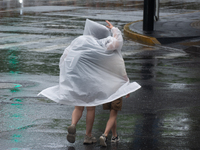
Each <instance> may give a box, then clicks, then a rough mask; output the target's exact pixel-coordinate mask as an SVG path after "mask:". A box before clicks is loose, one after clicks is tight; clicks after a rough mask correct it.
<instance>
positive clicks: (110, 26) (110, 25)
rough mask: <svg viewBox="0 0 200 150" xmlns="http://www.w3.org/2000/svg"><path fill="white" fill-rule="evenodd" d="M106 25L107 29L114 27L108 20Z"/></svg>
mask: <svg viewBox="0 0 200 150" xmlns="http://www.w3.org/2000/svg"><path fill="white" fill-rule="evenodd" d="M106 23H107V24H108V25H106V27H107V28H109V29H112V27H113V25H112V24H111V23H110V22H109V21H108V20H106Z"/></svg>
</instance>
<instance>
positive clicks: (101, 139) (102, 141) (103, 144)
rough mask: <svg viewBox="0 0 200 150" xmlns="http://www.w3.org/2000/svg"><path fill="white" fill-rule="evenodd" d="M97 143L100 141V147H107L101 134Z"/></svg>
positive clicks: (104, 137) (105, 139)
mask: <svg viewBox="0 0 200 150" xmlns="http://www.w3.org/2000/svg"><path fill="white" fill-rule="evenodd" d="M99 141H100V145H101V146H107V144H106V142H107V137H106V136H105V135H104V134H102V136H100V138H99Z"/></svg>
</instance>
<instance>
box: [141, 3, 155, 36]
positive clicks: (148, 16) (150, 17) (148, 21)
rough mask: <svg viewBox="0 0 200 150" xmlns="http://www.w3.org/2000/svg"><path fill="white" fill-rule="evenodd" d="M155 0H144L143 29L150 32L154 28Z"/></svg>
mask: <svg viewBox="0 0 200 150" xmlns="http://www.w3.org/2000/svg"><path fill="white" fill-rule="evenodd" d="M154 14H155V0H144V11H143V31H144V32H146V33H151V32H152V31H153V29H154Z"/></svg>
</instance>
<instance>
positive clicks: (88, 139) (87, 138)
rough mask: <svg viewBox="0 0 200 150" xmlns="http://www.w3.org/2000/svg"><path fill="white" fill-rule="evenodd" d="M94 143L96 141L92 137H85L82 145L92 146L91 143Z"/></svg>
mask: <svg viewBox="0 0 200 150" xmlns="http://www.w3.org/2000/svg"><path fill="white" fill-rule="evenodd" d="M96 142H97V139H96V138H95V137H94V136H91V137H89V136H87V135H85V138H84V142H83V144H92V143H96Z"/></svg>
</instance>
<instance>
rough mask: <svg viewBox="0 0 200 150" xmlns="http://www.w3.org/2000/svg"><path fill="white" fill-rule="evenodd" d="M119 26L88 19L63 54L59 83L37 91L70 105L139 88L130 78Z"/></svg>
mask: <svg viewBox="0 0 200 150" xmlns="http://www.w3.org/2000/svg"><path fill="white" fill-rule="evenodd" d="M122 45H123V38H122V35H121V32H120V30H119V29H118V28H116V27H113V28H112V29H111V31H110V30H109V29H108V28H106V27H105V26H103V25H101V24H99V23H97V22H94V21H91V20H89V19H87V20H86V23H85V28H84V33H83V35H82V36H79V37H77V38H76V39H74V40H73V41H72V42H71V44H70V45H69V46H68V47H67V48H66V49H65V50H64V53H63V55H62V56H61V58H60V63H59V67H60V76H59V84H58V85H56V86H53V87H49V88H47V89H44V90H43V91H41V92H40V93H39V94H38V95H40V94H42V95H43V96H45V97H47V98H49V99H51V100H53V101H55V102H58V103H61V104H67V105H74V106H97V105H101V104H104V103H108V102H111V101H114V100H116V99H118V98H120V97H122V96H125V95H127V94H129V93H131V92H134V91H136V90H137V89H139V88H140V85H139V84H138V83H136V82H132V83H130V82H129V78H128V77H127V73H126V69H125V64H124V60H123V58H122V54H121V49H122Z"/></svg>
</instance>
